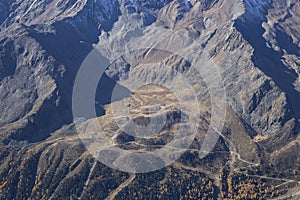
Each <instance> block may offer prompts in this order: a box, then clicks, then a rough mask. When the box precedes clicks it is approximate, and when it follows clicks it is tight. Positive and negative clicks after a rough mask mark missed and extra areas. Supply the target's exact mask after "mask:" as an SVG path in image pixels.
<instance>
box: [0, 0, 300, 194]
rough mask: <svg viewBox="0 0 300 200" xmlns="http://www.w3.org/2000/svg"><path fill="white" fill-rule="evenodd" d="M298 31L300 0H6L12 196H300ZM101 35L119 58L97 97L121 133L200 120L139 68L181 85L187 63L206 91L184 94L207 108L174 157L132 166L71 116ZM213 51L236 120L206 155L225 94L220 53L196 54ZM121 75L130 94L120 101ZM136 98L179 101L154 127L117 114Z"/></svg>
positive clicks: (150, 102)
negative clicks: (125, 168)
mask: <svg viewBox="0 0 300 200" xmlns="http://www.w3.org/2000/svg"><path fill="white" fill-rule="evenodd" d="M166 30H171V31H169V32H168V31H166ZM299 38H300V2H299V1H297V0H290V1H283V0H278V1H272V0H268V1H263V0H240V1H235V0H173V1H172V0H158V1H157V0H155V1H154V0H113V1H111V0H53V1H47V0H40V1H36V0H28V1H17V0H8V1H1V2H0V45H1V48H0V99H1V101H0V111H1V115H0V149H1V150H0V199H76V198H77V199H106V198H107V199H134V198H138V199H180V198H183V199H218V198H221V199H226V198H227V199H271V198H275V197H281V198H286V199H288V198H290V197H291V198H293V197H296V199H297V195H298V197H299V194H297V192H295V191H297V187H299V185H298V184H299V181H300V174H299V172H298V171H299V167H300V165H299V162H298V159H297V157H299V141H300V140H299V136H298V133H299V130H300V129H299V128H300V126H299V120H300V106H299V102H300V81H299V80H300V79H299V74H300V50H299V49H300V43H299ZM154 41H155V42H154ZM153 43H155V44H154V45H153ZM164 47H168V48H169V50H170V51H176V50H177V49H178V47H180V51H178V52H179V53H178V55H173V54H172V53H170V52H167V51H163V50H162V49H163V48H164ZM132 48H134V49H136V50H137V49H138V51H128V50H130V49H132ZM93 49H98V50H99V51H100V53H102V54H103V55H105V56H106V57H107V58H108V60H109V62H110V65H109V66H107V69H106V71H105V74H104V76H103V77H102V78H101V80H100V83H99V85H101V87H100V86H99V87H98V90H97V94H96V97H95V104H96V105H95V108H96V110H97V114H98V116H97V117H98V118H97V119H96V120H97V121H99V122H100V124H102V126H103V127H104V129H105V134H106V136H108V137H110V140H111V141H109V142H108V143H109V145H108V146H110V147H111V146H118V147H120V148H121V149H123V150H124V149H125V150H127V151H134V152H139V153H140V152H141V151H145V150H150V151H153V150H154V149H159V147H160V146H165V145H166V144H168V143H170V141H171V140H172V139H173V138H174V137H176V133H175V132H176V130H177V128H178V126H179V124H181V123H183V124H184V125H186V127H188V126H189V125H191V124H189V123H188V122H186V121H181V120H182V119H179V118H180V117H179V116H184V118H185V119H186V120H188V119H190V118H191V116H189V114H188V113H183V114H181V112H180V111H179V110H180V109H179V104H178V102H177V101H176V95H175V96H172V95H171V93H172V92H170V91H168V92H166V91H164V92H161V90H160V89H155V90H154V89H149V88H147V89H145V88H144V89H141V90H140V93H139V92H136V93H134V94H133V95H131V96H130V92H132V90H131V89H132V88H134V86H135V85H137V84H139V83H140V82H142V83H143V82H144V83H145V82H152V83H153V82H154V83H163V84H166V85H167V84H173V83H178V85H180V84H179V83H180V82H179V81H178V80H177V78H178V76H179V74H182V75H183V76H184V77H188V81H189V85H190V86H191V88H192V89H193V90H194V92H195V94H194V95H195V96H196V97H197V98H198V99H199V104H200V105H198V104H197V105H194V104H193V103H191V102H192V101H191V99H192V98H191V97H190V96H185V95H183V97H184V98H183V99H185V102H188V103H190V106H194V107H193V108H195V109H191V110H187V111H191V112H190V113H191V114H195V116H197V119H200V121H199V126H198V128H197V134H196V137H195V139H194V140H193V142H192V144H191V145H190V148H189V149H188V150H187V151H186V152H185V153H184V154H183V155H182V156H181V157H180V159H178V160H177V161H176V162H175V163H173V164H172V165H171V166H169V167H166V168H163V169H161V170H158V171H155V172H151V173H149V174H130V173H125V172H120V171H117V170H115V169H110V168H109V167H108V166H105V165H103V164H101V163H100V162H98V161H97V160H96V159H95V158H94V157H93V155H91V154H90V152H89V151H87V149H86V148H85V146H84V145H83V143H82V141H81V140H80V139H82V138H80V137H79V136H78V135H77V131H76V127H75V125H76V124H74V121H73V113H72V92H73V91H72V90H73V85H74V81H75V77H76V74H77V72H78V70H79V68H80V66H81V64H82V63H83V61H84V60H85V58H86V57H87V56H88V55H89V53H90V52H91V51H92V50H93ZM203 52H205V53H206V54H205V55H204V53H203ZM203 55H204V56H203ZM201 56H203V57H205V59H207V60H209V63H213V64H214V65H216V66H217V67H218V71H216V72H214V73H215V74H216V76H217V75H220V77H222V80H221V84H222V85H223V88H222V89H223V90H224V91H225V93H226V96H225V97H224V99H222V98H220V99H218V101H219V102H221V101H222V102H223V104H224V105H225V108H226V109H225V110H224V112H226V118H225V120H224V127H223V129H222V131H220V133H219V134H220V138H219V140H218V142H217V144H216V145H215V146H214V148H213V150H212V152H211V153H209V154H208V156H207V157H205V158H203V159H200V158H199V155H198V150H199V149H200V148H201V146H202V142H203V141H205V139H204V138H205V133H206V132H207V130H208V129H209V126H210V124H211V120H214V119H215V118H213V116H212V114H213V109H215V107H214V106H216V105H218V104H213V102H211V97H212V95H213V94H212V93H211V91H210V89H211V88H210V87H211V86H214V84H213V83H207V82H206V81H205V77H203V76H201V73H203V74H205V73H206V72H207V71H209V69H211V68H210V66H209V65H201V66H193V61H194V60H195V59H196V60H197V59H200V60H201V59H203V57H201ZM183 57H184V58H183ZM185 58H187V60H186V59H185ZM197 69H200V70H199V71H197ZM99 78H100V77H99ZM88 79H89V77H87V80H86V81H89V80H88ZM115 86H117V87H119V88H121V89H122V90H124V91H126V92H128V94H127V93H126V94H125V95H124V96H122V98H118V99H117V100H115V101H114V102H112V101H111V95H112V90H113V88H114V87H115ZM136 89H137V88H136ZM139 89H140V88H139ZM185 89H187V88H180V90H181V92H182V93H184V91H185ZM141 91H142V92H141ZM145 92H146V93H147V94H148V96H149V97H147V95H146V94H144V93H145ZM169 93H170V94H169ZM182 93H181V94H182ZM218 94H220V93H218V92H216V95H218ZM126 99H130V101H129V102H130V104H129V105H130V106H131V110H130V111H131V112H132V113H131V114H133V115H134V121H135V122H136V123H137V124H140V125H143V126H145V125H147V124H148V123H150V121H151V119H155V118H159V117H160V116H161V115H163V114H167V116H168V119H167V124H166V126H164V128H163V130H162V132H160V134H158V135H157V136H151V137H146V138H144V139H143V138H139V137H137V136H132V135H129V134H127V133H124V130H121V128H120V127H118V124H116V123H115V122H114V121H113V120H112V119H113V118H112V116H111V115H112V112H113V111H112V107H114V106H115V105H117V104H118V103H120V102H122V101H123V100H126ZM177 100H178V99H177ZM179 103H180V102H179ZM157 104H159V105H157ZM162 104H166V105H164V106H162ZM220 104H221V103H220ZM162 108H164V109H165V110H163V109H162ZM196 108H197V109H196ZM122 111H123V110H120V116H119V117H122V115H123V114H124V113H122ZM90 120H91V121H92V120H95V119H89V120H88V121H87V123H90V122H91V121H90ZM187 130H188V128H187ZM187 132H188V131H187ZM88 134H90V133H88ZM176 142H178V143H179V142H180V141H176ZM105 145H106V143H105ZM147 145H150V146H151V145H152V146H155V145H160V146H159V147H155V148H154V147H151V148H150V147H149V146H147ZM101 148H102V147H101ZM176 151H178V150H176ZM174 152H175V150H174ZM124 158H126V155H125V156H124V155H122V154H121V153H120V154H119V157H112V158H111V159H116V162H119V163H120V162H122V161H123V160H124ZM130 159H132V160H134V159H135V158H130ZM125 160H126V159H125ZM132 160H127V161H126V162H125V161H124V162H125V163H127V162H128V163H129V162H131V161H132ZM166 160H167V159H166ZM166 160H163V162H167V161H166ZM148 162H149V163H150V164H151V162H152V161H151V160H148V161H147V165H148V164H149V163H148ZM112 163H113V162H112ZM150 164H149V166H150ZM178 181H179V182H178ZM178 183H180V184H178ZM203 184H204V185H206V187H205V188H204V187H203V188H201V190H199V188H198V186H199V185H203ZM237 188H238V189H237ZM130 191H133V192H130ZM149 191H153V192H152V193H151V192H149ZM166 191H167V192H166ZM254 193H255V195H254Z"/></svg>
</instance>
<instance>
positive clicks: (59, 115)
mask: <svg viewBox="0 0 300 200" xmlns="http://www.w3.org/2000/svg"><path fill="white" fill-rule="evenodd" d="M43 26H44V25H38V26H31V27H26V29H27V30H28V32H29V33H30V36H31V37H32V38H34V39H35V40H36V41H37V42H38V43H39V44H40V45H41V46H42V47H43V49H44V50H45V58H46V59H47V58H48V57H49V56H52V57H54V58H55V61H54V65H55V69H54V70H53V72H51V73H52V74H51V76H52V77H53V78H54V79H55V81H56V84H57V86H58V87H57V89H56V91H55V92H54V93H53V94H52V95H51V97H50V98H49V99H47V100H46V101H45V102H44V103H43V105H42V108H41V109H40V110H39V111H38V112H37V113H36V114H35V115H34V116H32V117H31V119H30V121H29V122H28V123H27V125H26V127H24V128H22V129H20V130H18V131H17V132H16V133H15V134H13V136H12V137H11V139H15V140H19V141H20V140H26V141H29V142H38V141H41V140H44V139H46V138H47V137H49V136H50V134H51V133H53V132H54V131H55V130H57V129H59V128H60V127H62V126H63V125H65V124H70V123H72V122H73V114H72V90H73V84H74V81H75V77H76V75H77V71H78V69H79V67H80V66H81V64H82V62H83V61H84V59H85V58H86V57H87V55H88V54H89V53H90V52H91V51H92V50H93V47H92V44H95V43H98V36H99V34H100V32H99V30H98V28H97V25H96V24H95V23H94V22H93V21H89V22H88V23H85V24H81V25H80V24H79V25H78V26H76V27H75V26H73V25H71V24H69V23H67V22H57V23H55V24H53V25H52V27H53V29H54V30H55V33H43V31H41V32H39V31H38V30H43V29H44V27H43ZM45 26H46V25H45ZM46 28H47V27H46ZM61 65H64V66H65V69H66V71H65V72H61ZM44 67H48V66H44ZM61 74H63V75H61ZM100 78H101V77H99V79H100ZM87 81H89V80H87ZM102 81H104V83H103V82H102V83H103V84H102V85H103V86H105V88H104V89H105V91H106V92H104V93H101V88H100V90H99V94H98V95H99V96H101V98H99V99H100V101H101V100H102V101H103V102H99V103H100V104H102V105H103V104H107V103H110V102H109V101H107V100H108V99H110V95H111V90H112V88H114V87H115V86H116V82H115V81H113V80H111V79H109V78H108V77H106V78H105V77H104V78H103V80H102ZM102 89H103V88H102ZM124 90H125V89H124ZM99 99H97V101H99ZM58 100H59V101H58ZM95 107H96V110H97V113H98V116H99V115H103V114H105V111H104V109H103V108H102V107H101V106H100V107H99V106H96V104H95Z"/></svg>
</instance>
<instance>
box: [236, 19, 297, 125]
mask: <svg viewBox="0 0 300 200" xmlns="http://www.w3.org/2000/svg"><path fill="white" fill-rule="evenodd" d="M261 23H262V22H257V23H252V24H247V23H246V22H245V21H244V19H243V17H242V18H239V19H238V20H236V22H235V27H236V29H237V30H238V31H239V32H241V33H242V34H243V37H244V38H245V39H246V40H247V41H248V42H249V43H250V45H251V46H252V47H253V48H254V56H253V58H252V61H253V63H254V64H255V66H256V67H258V68H259V69H260V70H261V71H262V72H264V73H265V74H266V75H267V76H269V77H271V78H272V80H273V81H274V82H275V83H276V85H277V86H278V87H279V88H280V89H281V90H282V91H284V92H285V93H286V94H287V97H288V102H289V105H291V111H292V116H287V118H289V119H290V118H291V117H296V118H297V119H299V118H300V106H299V102H300V93H299V92H298V91H297V90H296V89H295V87H294V85H293V83H294V82H295V81H296V80H297V78H298V77H297V74H296V73H295V71H293V70H291V69H289V68H288V67H286V66H285V65H284V64H283V63H282V60H281V59H282V56H283V53H282V52H277V51H274V50H273V49H271V48H268V47H267V46H266V40H265V39H264V38H263V33H264V32H265V30H264V29H263V27H262V26H261ZM278 37H279V38H278V39H285V38H286V36H285V35H283V34H279V36H278ZM279 44H281V45H283V46H282V48H285V49H287V51H290V52H291V53H295V48H294V47H293V46H292V45H291V44H290V43H289V42H287V41H279ZM298 53H299V52H298ZM289 119H283V121H282V123H285V122H286V121H287V120H289Z"/></svg>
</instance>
